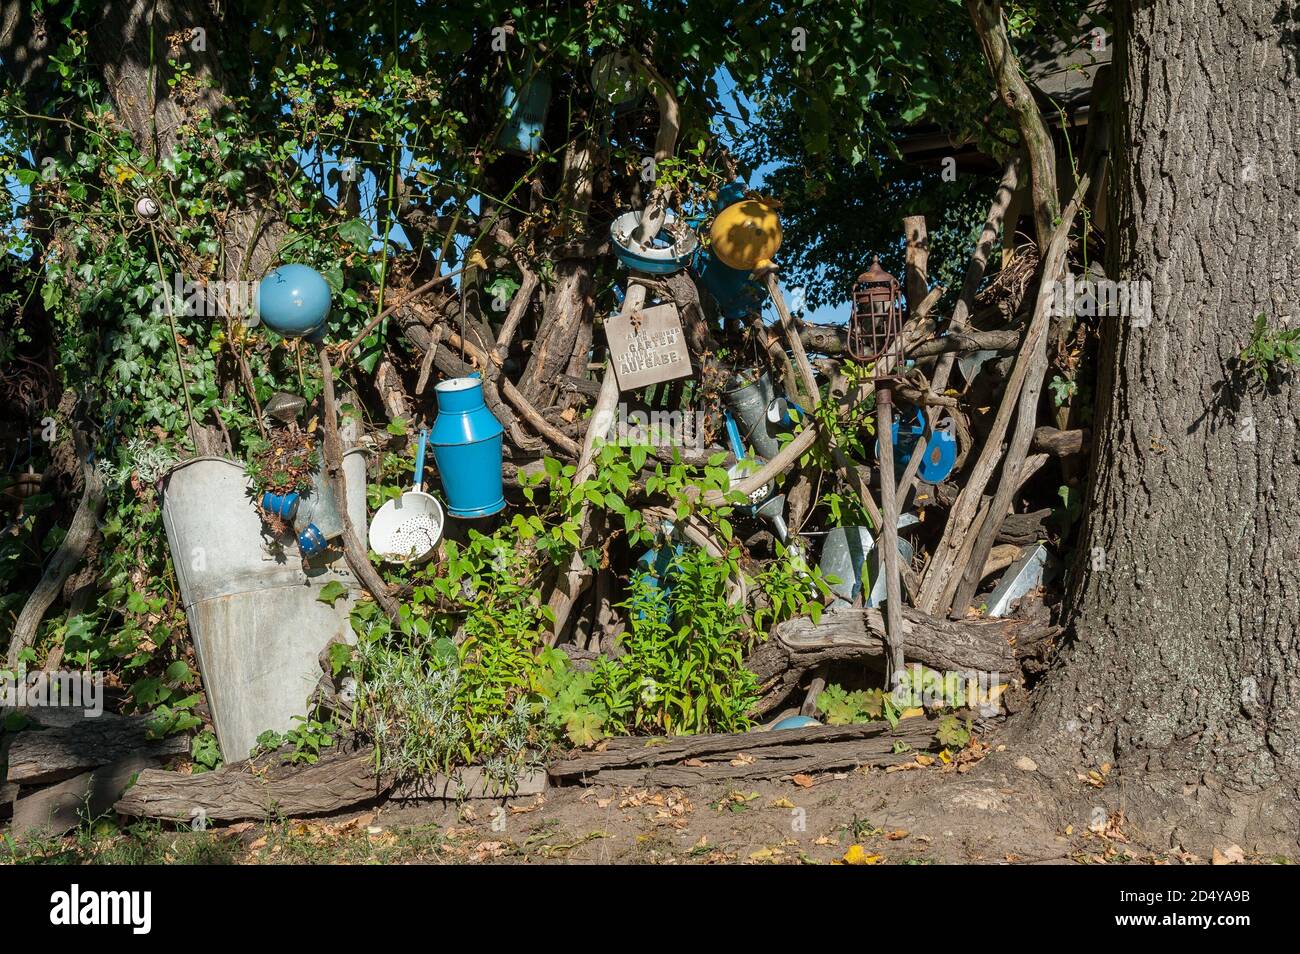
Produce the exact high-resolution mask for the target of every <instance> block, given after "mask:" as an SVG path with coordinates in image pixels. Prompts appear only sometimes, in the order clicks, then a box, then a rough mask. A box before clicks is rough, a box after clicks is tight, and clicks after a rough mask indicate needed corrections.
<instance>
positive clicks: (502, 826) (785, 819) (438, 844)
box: [238, 741, 1288, 864]
mask: <svg viewBox="0 0 1300 954" xmlns="http://www.w3.org/2000/svg"><path fill="white" fill-rule="evenodd" d="M927 758H928V757H926V756H922V757H921V760H920V761H918V762H916V763H913V764H911V765H908V766H905V767H903V768H901V769H896V770H893V771H885V770H881V769H873V770H862V769H859V770H856V771H852V772H846V773H827V774H824V775H819V776H815V777H803V776H796V777H794V778H793V779H786V780H779V781H763V782H756V783H752V784H744V785H733V786H708V787H697V788H690V789H662V788H611V787H607V786H606V787H592V788H580V787H567V788H551V789H549V790H548V791H547V792H546V793H545V794H543V795H540V796H535V797H531V798H522V799H514V800H508V801H505V802H502V803H496V802H487V801H474V802H469V803H464V804H462V805H460V806H455V805H442V804H436V805H434V804H430V803H418V804H407V805H402V804H398V803H394V802H390V803H388V804H386V805H383V806H381V807H379V808H376V809H372V810H369V811H366V812H361V813H357V814H354V815H352V816H349V817H347V818H336V819H330V820H328V821H322V822H307V823H298V827H297V828H296V829H293V828H292V827H291V828H290V829H288V830H287V831H286V830H283V829H270V830H268V829H267V828H265V827H263V826H248V828H247V829H246V830H245V831H243V832H239V833H238V837H240V839H241V845H242V849H243V852H242V853H243V855H244V857H243V858H242V859H241V860H246V861H250V862H254V863H276V862H278V861H281V860H284V861H295V860H310V857H311V854H312V852H311V851H310V848H309V846H310V845H311V844H313V843H319V845H320V846H321V848H322V850H323V851H328V850H329V849H328V848H327V847H326V846H329V845H331V844H333V845H334V846H335V848H334V853H333V860H381V859H380V858H379V857H375V856H374V854H375V853H376V852H377V853H378V854H379V855H380V856H383V855H388V857H387V859H385V860H405V861H413V862H433V863H464V862H469V863H595V864H610V863H614V864H629V863H630V864H736V863H740V864H800V863H811V864H826V863H849V864H972V863H973V864H1097V863H1101V864H1113V863H1125V862H1127V863H1147V864H1182V863H1198V862H1205V863H1210V862H1213V863H1220V864H1222V863H1234V862H1235V863H1242V862H1245V863H1251V862H1273V861H1285V860H1288V859H1286V858H1285V857H1278V856H1277V855H1274V854H1270V855H1265V854H1261V853H1260V852H1258V851H1256V850H1253V848H1252V847H1243V846H1241V845H1238V844H1237V843H1236V842H1235V841H1233V835H1232V831H1231V829H1230V826H1229V827H1228V828H1226V829H1225V830H1224V831H1223V832H1220V833H1216V832H1213V831H1210V832H1204V831H1201V832H1199V833H1198V836H1197V839H1198V841H1199V842H1200V844H1198V845H1197V848H1198V850H1199V851H1201V852H1203V853H1201V854H1198V853H1197V852H1196V851H1193V850H1191V849H1189V848H1187V847H1185V846H1183V845H1181V844H1177V843H1174V842H1171V841H1170V839H1169V836H1168V834H1165V835H1163V836H1159V837H1156V836H1144V834H1143V832H1142V830H1140V829H1139V828H1137V827H1136V826H1135V825H1133V824H1132V823H1131V821H1130V820H1129V818H1128V817H1127V815H1126V813H1125V808H1124V802H1125V797H1124V792H1123V785H1122V784H1121V783H1120V782H1119V780H1118V777H1117V775H1116V774H1114V773H1112V771H1111V770H1110V768H1109V766H1105V765H1103V766H1097V767H1085V766H1080V767H1079V770H1078V771H1077V772H1076V773H1075V777H1074V780H1073V782H1072V783H1067V788H1073V789H1074V790H1075V791H1074V792H1073V793H1071V792H1069V791H1066V792H1062V791H1061V788H1062V786H1061V783H1060V782H1059V781H1057V782H1053V781H1051V780H1049V779H1048V777H1047V776H1046V775H1045V774H1044V773H1043V772H1042V771H1041V770H1040V769H1039V768H1038V765H1037V762H1036V761H1035V760H1034V758H1033V757H1031V756H1030V755H1029V754H1028V753H1027V752H1018V751H1016V750H1015V749H1014V748H1013V747H1012V746H1010V745H1007V744H1005V743H998V742H996V741H994V742H993V743H992V744H991V745H990V746H989V747H988V749H987V752H986V757H985V758H984V759H983V760H982V761H980V762H978V763H973V762H966V763H959V762H954V763H951V764H947V765H945V764H943V763H942V761H941V760H932V761H930V763H929V764H922V762H924V761H926V759H927ZM963 765H964V766H965V769H966V770H963ZM1057 777H1058V778H1059V775H1058V776H1057ZM292 824H293V823H290V825H291V826H292ZM420 833H422V835H423V837H424V838H425V839H426V840H425V841H424V842H423V843H422V845H420V844H414V843H412V839H413V838H416V839H417V841H418V837H419V834H420ZM363 843H364V848H363V847H362V844H363ZM344 844H346V845H350V846H351V848H350V849H345V850H342V851H340V850H339V849H340V847H342V846H343V845H344ZM352 849H358V850H360V851H361V855H360V857H353V856H351V850H352ZM304 853H306V854H304Z"/></svg>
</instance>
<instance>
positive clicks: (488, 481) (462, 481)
mask: <svg viewBox="0 0 1300 954" xmlns="http://www.w3.org/2000/svg"><path fill="white" fill-rule="evenodd" d="M435 390H436V391H437V392H438V416H437V418H436V419H435V420H434V422H433V428H432V429H431V430H430V431H429V446H430V447H432V448H433V459H434V460H435V461H436V462H437V464H438V474H439V476H440V477H441V478H442V489H443V491H444V492H445V493H446V495H447V514H448V515H449V516H452V517H458V518H460V519H462V520H464V519H473V518H474V517H487V516H490V515H491V514H494V513H496V512H498V511H499V510H501V509H502V508H504V507H505V505H506V498H505V494H504V492H503V487H502V481H501V435H502V432H503V431H504V428H502V426H501V422H500V421H498V420H497V419H496V418H495V417H494V416H493V415H492V412H491V411H489V410H488V408H487V405H486V404H485V403H484V402H483V382H482V380H480V379H479V378H478V377H477V376H471V377H467V378H452V379H451V380H449V381H443V382H441V383H440V384H439V385H438V386H437V388H436V389H435Z"/></svg>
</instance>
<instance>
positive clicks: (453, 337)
mask: <svg viewBox="0 0 1300 954" xmlns="http://www.w3.org/2000/svg"><path fill="white" fill-rule="evenodd" d="M446 337H447V341H448V343H449V344H450V345H451V346H452V347H453V348H459V349H461V350H462V351H464V352H465V353H466V354H469V355H471V356H473V357H474V359H475V360H476V361H478V362H479V363H480V364H482V365H483V368H484V370H483V373H484V374H485V375H487V376H488V377H489V378H490V379H491V380H492V381H493V382H495V383H498V384H499V385H500V387H501V393H502V394H503V395H505V398H506V400H507V401H509V402H510V403H511V404H512V405H514V408H515V410H516V411H518V412H519V414H520V416H521V417H523V419H524V420H525V421H527V422H528V423H529V424H530V425H531V426H532V428H533V429H534V430H535V431H537V433H539V434H541V435H542V436H543V437H545V438H546V439H547V440H549V441H550V442H551V443H552V444H554V445H555V446H556V447H558V448H560V449H561V450H563V451H564V452H565V453H566V454H569V455H571V456H573V457H577V456H578V454H579V452H580V450H581V448H579V447H578V443H577V441H575V440H573V439H572V438H570V437H569V436H568V435H567V434H565V433H564V432H563V431H561V430H560V429H559V428H557V427H556V426H555V425H553V424H551V422H550V421H548V420H546V418H544V417H542V414H541V412H540V411H538V410H537V408H536V407H534V406H533V403H532V402H531V401H529V400H528V398H526V397H524V395H523V394H521V393H520V392H519V389H518V388H517V387H515V385H514V382H512V381H511V380H510V379H509V378H507V377H505V376H504V375H502V374H501V373H500V371H499V370H498V369H497V368H495V367H494V366H493V365H491V364H490V362H489V356H488V354H487V353H485V352H484V351H483V350H482V349H481V348H479V347H478V346H476V345H473V344H470V343H469V342H468V341H466V340H465V339H463V338H462V337H461V336H460V335H458V334H456V332H454V331H450V330H449V331H447V332H446Z"/></svg>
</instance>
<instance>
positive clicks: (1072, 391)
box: [1047, 374, 1079, 407]
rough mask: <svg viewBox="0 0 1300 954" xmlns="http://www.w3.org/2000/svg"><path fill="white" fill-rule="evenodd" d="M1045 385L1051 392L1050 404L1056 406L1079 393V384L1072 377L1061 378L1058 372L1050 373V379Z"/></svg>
mask: <svg viewBox="0 0 1300 954" xmlns="http://www.w3.org/2000/svg"><path fill="white" fill-rule="evenodd" d="M1047 387H1048V388H1049V389H1050V390H1051V392H1052V404H1053V405H1054V406H1056V407H1061V406H1062V405H1064V404H1066V403H1067V402H1068V401H1069V400H1070V398H1072V397H1074V396H1075V395H1076V394H1078V393H1079V385H1078V384H1077V383H1075V380H1074V379H1073V378H1063V377H1061V376H1060V375H1059V374H1055V375H1052V380H1051V381H1049V382H1048V383H1047Z"/></svg>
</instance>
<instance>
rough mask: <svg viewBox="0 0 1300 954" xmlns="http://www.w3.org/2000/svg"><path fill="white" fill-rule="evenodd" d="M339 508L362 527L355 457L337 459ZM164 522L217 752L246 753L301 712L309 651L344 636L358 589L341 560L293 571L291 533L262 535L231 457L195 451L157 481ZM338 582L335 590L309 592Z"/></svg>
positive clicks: (314, 669) (231, 758) (313, 653)
mask: <svg viewBox="0 0 1300 954" xmlns="http://www.w3.org/2000/svg"><path fill="white" fill-rule="evenodd" d="M343 466H344V473H345V474H346V475H347V482H348V501H347V506H348V515H349V517H350V518H351V520H352V523H353V526H354V527H358V528H364V527H365V524H366V496H365V495H366V463H365V454H364V452H363V451H361V450H353V451H349V452H348V453H347V454H346V455H345V457H344V463H343ZM162 515H163V526H164V527H165V528H166V530H167V543H168V545H169V546H170V547H171V553H172V564H173V565H174V566H175V568H176V578H177V581H178V582H179V583H180V589H181V599H182V601H183V603H184V607H185V615H186V618H187V619H188V621H189V627H190V634H191V636H192V637H193V638H194V648H195V652H196V654H197V655H198V661H199V669H200V671H201V673H202V676H203V687H204V689H205V690H206V691H207V697H208V707H209V710H210V711H211V713H212V724H213V727H214V728H215V730H216V734H217V741H218V742H219V743H220V745H221V754H222V757H223V758H224V759H225V760H226V761H227V762H235V761H239V760H241V759H244V758H247V757H248V753H249V750H250V749H251V748H252V747H253V745H254V743H255V742H256V741H257V737H258V736H259V735H260V734H261V733H262V732H264V731H266V730H267V729H274V730H275V731H277V732H284V731H285V730H286V729H289V728H292V726H293V717H294V716H295V715H303V714H304V713H305V710H306V703H307V698H308V697H309V696H310V695H311V693H312V690H313V689H314V688H315V687H316V684H317V682H318V681H319V680H320V677H321V668H320V664H319V662H318V661H317V660H318V656H319V655H320V652H321V650H322V649H324V648H325V645H326V644H327V643H328V642H329V641H330V640H331V639H332V638H333V637H335V636H338V637H340V638H342V639H345V640H347V641H349V642H351V641H352V639H353V637H352V630H351V627H350V626H349V625H348V612H349V609H350V607H351V605H352V600H353V598H354V597H355V595H356V594H357V593H358V592H359V591H360V587H359V586H358V584H357V582H356V580H355V579H354V578H353V576H352V574H351V572H350V571H349V570H348V568H347V566H346V564H345V563H344V561H343V560H342V559H341V558H337V559H335V560H334V561H333V562H332V563H330V564H324V563H322V562H320V561H319V560H318V561H313V562H312V563H310V564H309V565H308V567H307V569H306V570H305V571H304V568H303V566H302V563H301V561H300V559H299V556H298V552H297V548H296V547H295V545H294V542H293V538H292V536H288V535H286V536H285V537H284V538H283V539H282V540H281V541H280V543H281V547H280V548H278V549H279V550H280V552H279V553H278V554H277V553H276V550H277V547H276V546H275V543H276V541H275V540H273V539H272V538H270V537H269V536H267V535H266V533H265V530H264V527H263V523H262V519H261V517H260V516H259V515H258V512H257V509H256V507H255V506H254V503H253V498H252V496H251V485H250V483H249V480H248V478H247V477H246V476H245V474H244V467H243V465H242V464H240V463H237V462H235V461H231V460H226V459H225V458H221V457H194V458H191V459H189V460H186V461H182V462H181V463H179V464H177V465H176V466H175V467H173V468H172V469H171V470H170V471H169V472H168V473H167V474H166V476H165V477H164V478H163V505H162ZM334 580H338V581H340V582H341V583H343V584H344V585H345V586H346V587H347V589H348V595H347V596H346V597H343V598H340V599H339V600H337V601H336V602H335V603H334V605H333V606H332V607H331V606H330V605H329V604H328V603H322V602H321V601H320V600H319V599H317V597H318V596H319V594H320V591H321V589H322V588H323V587H324V586H325V585H326V584H327V583H330V582H331V581H334Z"/></svg>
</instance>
